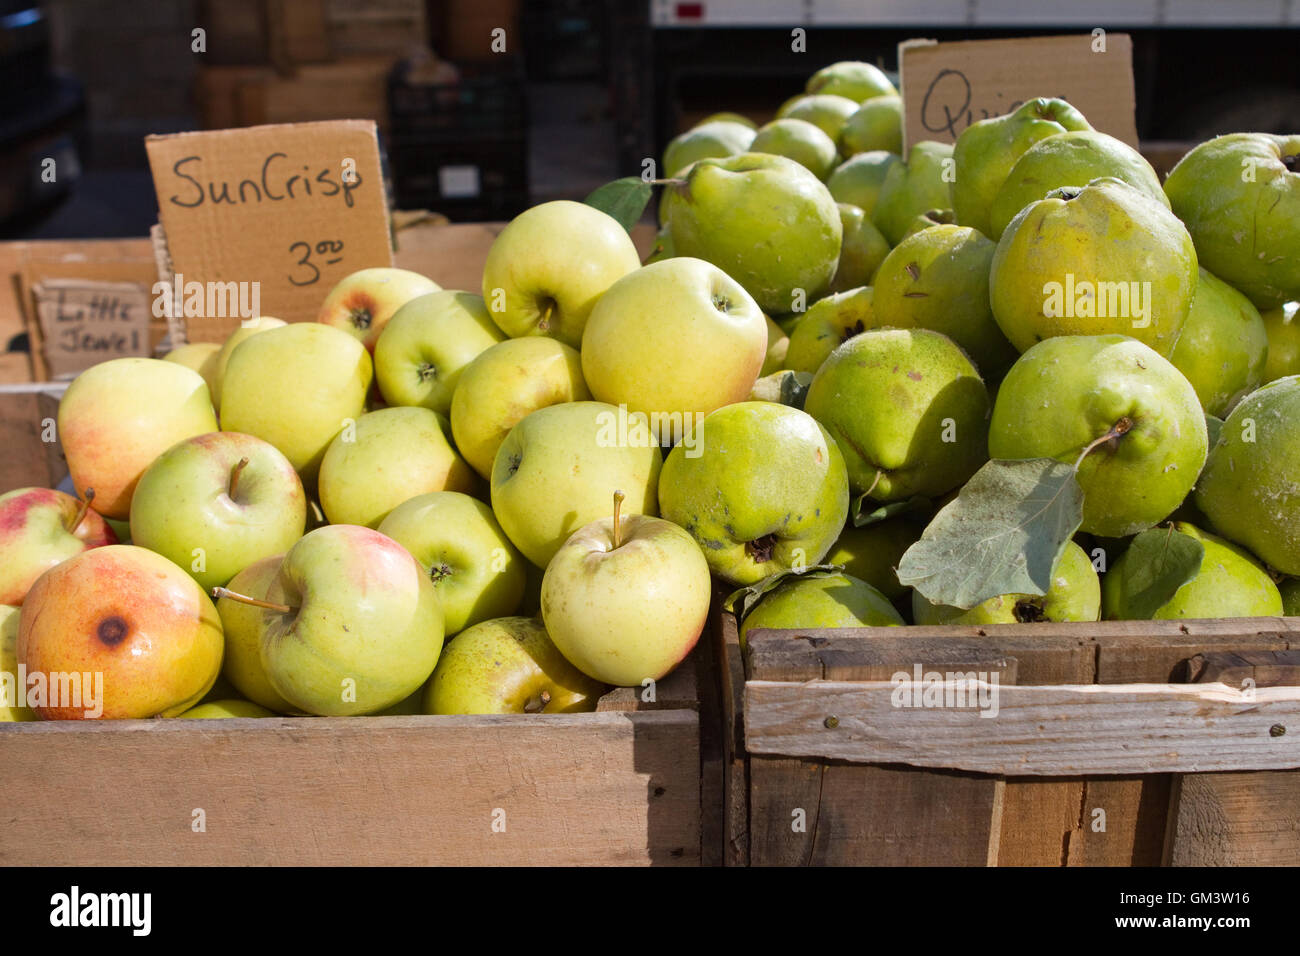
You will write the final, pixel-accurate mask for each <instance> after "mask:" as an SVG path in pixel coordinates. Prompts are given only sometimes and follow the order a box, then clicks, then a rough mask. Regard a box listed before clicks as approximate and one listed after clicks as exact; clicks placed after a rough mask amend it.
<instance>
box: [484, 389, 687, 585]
mask: <svg viewBox="0 0 1300 956" xmlns="http://www.w3.org/2000/svg"><path fill="white" fill-rule="evenodd" d="M638 421H640V418H639V416H638V417H635V418H634V417H633V416H631V415H629V414H628V413H627V412H626V411H620V410H619V409H618V408H616V407H614V406H613V405H608V404H606V403H604V402H570V403H568V404H565V405H550V406H548V407H546V408H541V409H538V410H537V411H535V412H533V413H531V414H530V415H528V416H527V417H526V418H524V419H523V420H522V421H520V422H519V424H518V425H516V426H515V427H514V428H512V429H511V430H510V434H509V435H507V436H506V439H505V441H504V442H502V443H501V447H500V448H499V449H498V450H497V456H496V460H495V462H494V463H493V465H492V510H493V512H495V513H496V516H497V520H498V521H499V522H501V527H502V528H503V529H504V530H505V533H506V534H507V535H508V536H509V537H510V540H511V541H512V542H514V545H515V547H517V548H518V549H519V550H520V551H522V552H523V554H524V557H526V558H527V559H528V560H529V561H531V562H533V564H535V565H537V566H538V567H539V568H545V567H546V566H547V565H548V564H550V562H551V558H552V557H554V556H555V552H556V551H558V550H559V549H560V545H562V544H564V542H565V539H567V538H568V537H569V535H571V534H572V533H573V532H574V531H576V530H578V529H579V528H581V527H583V526H584V525H588V524H590V523H591V522H592V521H595V520H596V519H597V518H598V517H600V516H601V515H603V514H605V513H607V512H608V511H609V496H610V495H611V494H612V493H613V492H614V490H615V489H622V490H623V491H624V492H625V493H626V494H627V504H628V511H629V513H632V514H648V515H656V514H658V513H659V509H658V498H657V497H656V488H657V487H658V484H659V469H660V468H661V467H662V465H663V459H662V457H661V456H660V453H659V443H658V441H656V440H655V438H654V436H652V435H651V434H650V433H649V429H648V427H646V426H644V425H643V426H642V427H641V428H640V429H638V428H637V427H636V424H637V422H638ZM694 437H695V436H694V435H693V434H692V435H688V436H687V440H688V441H689V443H691V444H694Z"/></svg>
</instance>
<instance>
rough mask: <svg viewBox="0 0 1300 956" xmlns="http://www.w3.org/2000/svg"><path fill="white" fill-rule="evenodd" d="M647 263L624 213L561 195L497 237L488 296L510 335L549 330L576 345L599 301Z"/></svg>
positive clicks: (487, 270)
mask: <svg viewBox="0 0 1300 956" xmlns="http://www.w3.org/2000/svg"><path fill="white" fill-rule="evenodd" d="M640 265H641V257H640V255H639V254H638V253H637V251H636V246H635V245H633V244H632V240H631V238H630V237H629V236H628V234H627V230H626V229H624V228H623V227H622V226H621V225H620V224H619V222H618V220H617V219H615V218H614V217H612V216H609V215H607V214H605V213H603V212H601V211H600V210H599V209H596V208H595V207H593V206H588V205H586V204H585V203H580V202H572V201H570V200H568V199H558V200H556V201H554V202H547V203H542V204H541V205H540V206H534V207H533V208H532V209H526V210H524V211H523V212H521V213H520V214H519V215H518V216H516V217H515V218H514V219H513V220H511V222H510V224H509V225H507V226H506V227H505V228H504V229H502V230H501V234H500V235H498V236H497V237H496V239H495V240H493V242H492V248H490V249H489V250H488V254H487V261H486V262H484V264H483V299H484V301H485V302H486V303H487V307H488V312H489V313H490V314H491V316H492V321H493V322H495V323H496V324H497V325H498V326H499V327H500V329H501V331H502V332H504V333H506V335H508V336H510V337H511V338H516V339H517V338H520V337H521V336H524V335H546V336H550V337H551V338H556V339H559V340H560V341H561V342H563V343H564V344H565V345H569V346H572V347H573V348H575V349H576V348H578V347H579V344H580V343H581V342H582V330H583V328H584V327H585V326H586V324H587V316H589V315H590V314H591V310H592V308H593V307H594V306H595V304H596V300H597V299H599V298H600V296H601V295H602V294H603V293H604V291H605V290H606V289H608V288H609V287H610V286H611V285H613V284H614V283H615V282H616V281H618V280H619V279H621V278H623V276H625V275H627V274H628V273H629V272H632V271H633V270H635V269H637V268H638V267H639V266H640Z"/></svg>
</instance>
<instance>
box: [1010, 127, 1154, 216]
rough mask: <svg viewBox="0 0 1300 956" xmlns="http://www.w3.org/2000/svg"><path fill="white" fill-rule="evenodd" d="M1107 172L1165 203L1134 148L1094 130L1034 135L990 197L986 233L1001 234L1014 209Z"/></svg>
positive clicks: (1146, 164)
mask: <svg viewBox="0 0 1300 956" xmlns="http://www.w3.org/2000/svg"><path fill="white" fill-rule="evenodd" d="M1107 176H1109V177H1112V178H1114V179H1118V180H1120V181H1121V182H1125V183H1128V184H1129V185H1130V186H1132V187H1133V188H1134V189H1136V190H1137V191H1138V192H1140V193H1143V194H1144V195H1146V196H1147V197H1149V198H1151V199H1153V200H1155V201H1156V202H1158V203H1160V204H1161V205H1162V206H1164V207H1165V208H1166V209H1168V208H1169V200H1168V199H1166V198H1165V192H1164V190H1163V189H1161V188H1160V177H1159V176H1157V175H1156V171H1155V170H1154V169H1152V168H1151V164H1150V163H1148V162H1147V161H1146V160H1145V159H1144V158H1143V156H1142V154H1141V153H1139V152H1138V151H1137V150H1136V149H1134V148H1133V147H1132V146H1130V145H1128V144H1127V143H1125V142H1123V141H1122V140H1118V139H1116V138H1115V137H1114V136H1107V135H1106V134H1105V133H1100V132H1098V131H1097V130H1095V129H1082V130H1070V131H1068V132H1065V133H1058V134H1057V135H1056V136H1048V137H1047V138H1046V139H1041V140H1039V141H1038V142H1037V143H1035V144H1034V145H1033V146H1030V147H1029V149H1027V150H1025V152H1024V153H1023V154H1022V155H1021V157H1020V158H1019V159H1018V160H1016V164H1015V165H1014V166H1012V167H1011V172H1010V173H1008V174H1007V178H1006V180H1004V181H1003V183H1002V186H1001V188H1000V189H998V193H997V195H996V196H995V197H994V199H993V208H992V209H991V210H990V212H989V229H990V232H989V237H990V238H992V239H995V240H996V239H998V238H999V237H1001V235H1002V232H1003V230H1005V229H1006V228H1007V223H1009V222H1010V221H1011V220H1012V219H1014V218H1015V216H1016V213H1018V212H1020V210H1022V209H1024V208H1025V207H1026V206H1028V205H1029V204H1030V203H1031V202H1037V201H1038V200H1040V199H1042V198H1043V197H1044V196H1046V195H1047V194H1048V192H1050V191H1051V190H1053V189H1057V188H1059V187H1061V186H1077V187H1080V188H1082V187H1083V186H1086V185H1088V183H1090V182H1092V181H1093V180H1094V179H1101V178H1103V177H1107Z"/></svg>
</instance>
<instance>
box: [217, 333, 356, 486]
mask: <svg viewBox="0 0 1300 956" xmlns="http://www.w3.org/2000/svg"><path fill="white" fill-rule="evenodd" d="M372 375H373V369H372V366H371V362H370V353H368V352H367V351H366V349H365V346H363V345H362V344H361V343H360V342H359V341H358V340H357V339H355V338H353V337H352V336H351V335H348V333H346V332H344V331H342V330H340V329H336V328H334V327H333V326H329V325H320V324H317V323H315V322H295V323H293V324H292V325H286V326H284V327H282V328H278V329H269V330H267V331H265V332H261V333H259V334H257V335H254V336H253V337H251V338H249V339H247V340H245V341H244V342H242V343H241V344H240V345H239V346H238V347H237V348H236V349H235V351H234V352H232V353H231V355H230V364H229V365H227V366H226V374H225V377H224V378H223V380H222V394H221V427H222V428H224V429H225V430H226V431H233V432H244V433H245V434H248V435H256V436H257V437H258V438H261V439H263V440H265V441H269V442H270V443H271V444H272V445H274V446H275V447H276V448H278V449H280V452H281V453H282V454H283V455H284V456H285V457H286V458H288V459H289V461H290V462H292V463H293V467H294V468H296V469H297V470H298V473H299V474H300V475H302V478H303V482H304V483H305V484H308V485H314V484H315V481H316V473H317V472H318V471H319V470H320V463H321V459H322V458H324V457H325V449H326V448H328V447H329V445H330V442H332V441H333V440H334V437H335V436H336V435H338V434H339V433H340V432H341V431H343V429H344V428H346V427H347V426H348V425H349V424H353V423H355V422H356V420H357V419H358V418H360V417H361V413H362V412H363V411H364V410H365V407H366V392H367V391H368V390H369V388H370V379H371V376H372ZM206 430H207V431H211V430H212V429H206Z"/></svg>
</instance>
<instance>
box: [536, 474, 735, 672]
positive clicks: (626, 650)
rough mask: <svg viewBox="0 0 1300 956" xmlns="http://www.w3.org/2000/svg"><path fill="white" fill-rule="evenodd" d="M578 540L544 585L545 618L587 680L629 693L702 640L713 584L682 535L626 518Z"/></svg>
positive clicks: (582, 533)
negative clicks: (614, 686) (590, 678)
mask: <svg viewBox="0 0 1300 956" xmlns="http://www.w3.org/2000/svg"><path fill="white" fill-rule="evenodd" d="M622 503H623V493H622V492H621V491H619V492H615V494H614V514H613V517H612V518H600V519H597V520H596V521H593V522H592V523H591V524H588V525H586V526H585V527H583V528H580V529H579V530H578V531H576V532H574V533H573V534H572V535H571V536H570V537H569V539H568V540H567V541H565V542H564V545H563V546H562V547H561V548H560V550H559V551H557V552H556V554H555V557H554V558H552V559H551V563H550V564H548V565H547V567H546V576H545V577H544V578H543V579H542V620H543V622H545V624H546V630H547V632H548V633H549V634H550V635H551V640H553V641H554V642H555V646H556V647H558V648H559V649H560V653H562V654H563V655H564V656H565V657H566V658H567V659H568V660H569V662H570V663H571V664H573V666H575V667H576V668H578V670H580V671H582V672H583V673H584V674H586V675H587V676H588V677H592V678H595V679H596V680H598V681H602V682H604V683H606V684H616V685H619V686H622V687H636V686H640V685H641V684H642V682H644V681H646V680H658V679H659V678H661V677H663V676H664V675H666V674H668V673H669V672H671V671H672V670H673V668H675V667H676V666H677V665H678V664H679V663H681V661H682V659H683V658H684V657H686V655H687V654H689V653H690V652H691V649H692V648H693V647H694V646H695V642H696V641H698V640H699V637H700V633H701V631H703V629H704V624H705V621H706V620H707V618H708V614H709V597H710V594H711V593H712V589H713V586H712V579H711V578H710V576H709V565H708V562H706V561H705V560H704V553H703V552H702V551H701V550H700V546H699V545H698V544H696V543H695V539H694V538H692V537H691V536H690V535H689V534H687V533H686V531H684V530H683V529H682V528H680V527H678V526H677V525H675V524H673V523H672V522H671V521H665V520H663V519H662V518H653V517H649V516H647V515H628V516H627V517H624V516H623V515H621V514H620V511H621V506H622Z"/></svg>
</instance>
